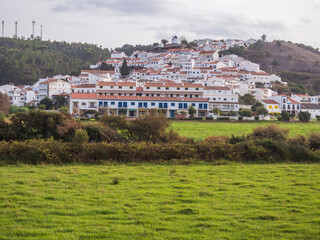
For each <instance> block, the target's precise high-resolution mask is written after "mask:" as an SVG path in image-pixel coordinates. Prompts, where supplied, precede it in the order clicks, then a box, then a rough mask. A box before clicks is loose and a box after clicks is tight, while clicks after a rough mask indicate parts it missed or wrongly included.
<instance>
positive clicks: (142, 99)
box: [98, 95, 208, 102]
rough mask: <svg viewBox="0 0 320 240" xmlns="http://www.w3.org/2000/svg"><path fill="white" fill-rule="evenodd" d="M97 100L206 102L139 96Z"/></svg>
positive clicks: (106, 96)
mask: <svg viewBox="0 0 320 240" xmlns="http://www.w3.org/2000/svg"><path fill="white" fill-rule="evenodd" d="M98 99H101V100H102V99H104V100H127V101H130V100H135V101H137V100H138V101H139V100H140V101H174V102H208V99H206V98H179V97H139V96H111V95H98Z"/></svg>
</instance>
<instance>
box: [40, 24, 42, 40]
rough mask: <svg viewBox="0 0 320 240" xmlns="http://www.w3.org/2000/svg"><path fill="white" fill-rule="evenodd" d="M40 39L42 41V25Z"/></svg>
mask: <svg viewBox="0 0 320 240" xmlns="http://www.w3.org/2000/svg"><path fill="white" fill-rule="evenodd" d="M40 39H41V40H42V25H41V26H40Z"/></svg>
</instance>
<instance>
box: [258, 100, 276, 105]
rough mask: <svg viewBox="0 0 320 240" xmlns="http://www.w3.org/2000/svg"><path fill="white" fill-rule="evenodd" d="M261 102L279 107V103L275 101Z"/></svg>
mask: <svg viewBox="0 0 320 240" xmlns="http://www.w3.org/2000/svg"><path fill="white" fill-rule="evenodd" d="M261 101H262V102H264V103H266V104H277V105H279V103H278V102H276V101H275V100H261Z"/></svg>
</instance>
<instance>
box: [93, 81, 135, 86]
mask: <svg viewBox="0 0 320 240" xmlns="http://www.w3.org/2000/svg"><path fill="white" fill-rule="evenodd" d="M97 86H125V87H135V86H136V83H134V82H98V83H97Z"/></svg>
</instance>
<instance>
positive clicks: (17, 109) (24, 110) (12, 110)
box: [9, 106, 29, 114]
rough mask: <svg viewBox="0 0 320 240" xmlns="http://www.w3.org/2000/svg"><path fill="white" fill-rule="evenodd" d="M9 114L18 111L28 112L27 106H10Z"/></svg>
mask: <svg viewBox="0 0 320 240" xmlns="http://www.w3.org/2000/svg"><path fill="white" fill-rule="evenodd" d="M9 112H10V114H13V113H20V112H29V108H27V107H17V106H11V108H10V111H9Z"/></svg>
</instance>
